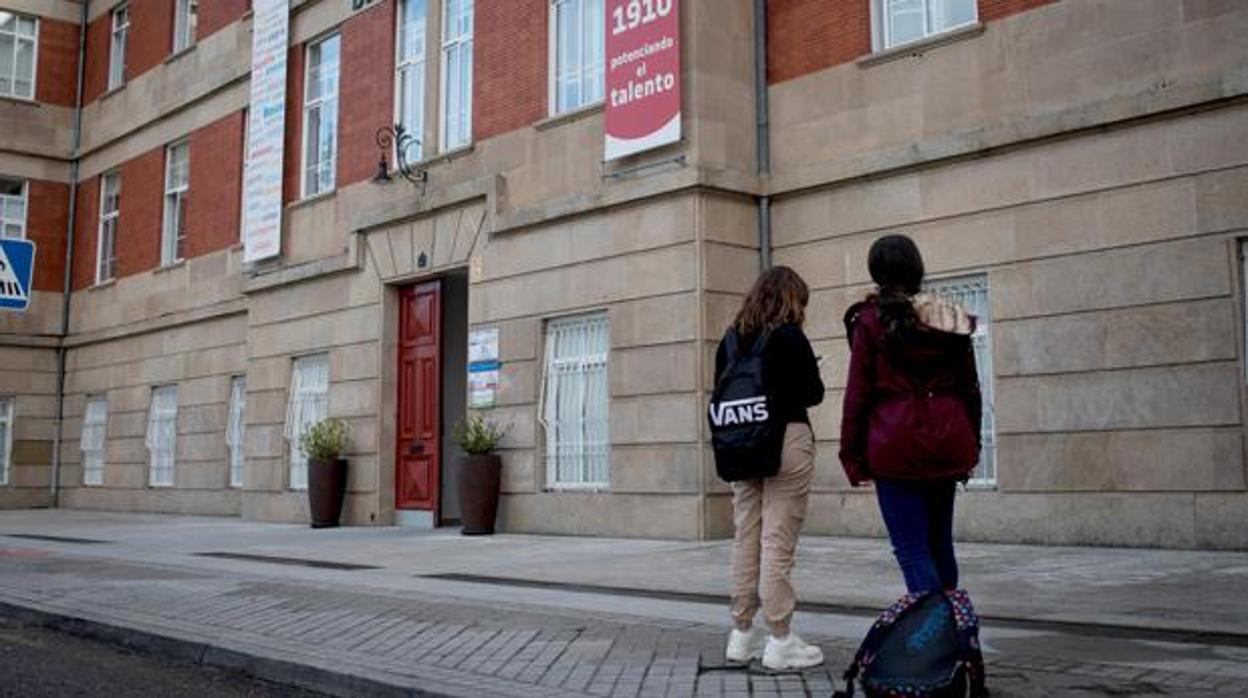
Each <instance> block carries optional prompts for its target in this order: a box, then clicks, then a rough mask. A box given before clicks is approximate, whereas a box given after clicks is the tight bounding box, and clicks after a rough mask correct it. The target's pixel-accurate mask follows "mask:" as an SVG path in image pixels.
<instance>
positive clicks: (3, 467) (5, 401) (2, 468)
mask: <svg viewBox="0 0 1248 698" xmlns="http://www.w3.org/2000/svg"><path fill="white" fill-rule="evenodd" d="M14 402H15V398H11V397H3V398H0V485H7V484H9V466H10V465H12V461H13V411H14Z"/></svg>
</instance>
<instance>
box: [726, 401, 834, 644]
mask: <svg viewBox="0 0 1248 698" xmlns="http://www.w3.org/2000/svg"><path fill="white" fill-rule="evenodd" d="M814 474H815V438H814V434H813V433H812V432H811V430H810V426H809V425H807V424H798V423H793V424H789V425H788V427H787V428H786V429H785V432H784V449H783V450H782V451H781V455H780V471H779V472H777V473H776V474H775V475H774V476H773V477H769V478H765V479H761V480H742V481H739V482H734V483H733V485H732V491H733V497H732V512H733V522H734V523H735V525H736V534H735V536H734V538H733V543H732V620H733V623H734V624H735V625H736V627H737V629H738V630H748V629H750V627H751V626H753V624H754V614H755V613H757V612H758V609H759V606H760V605H761V606H762V609H763V616H764V617H765V618H766V619H767V625H768V627H769V628H770V629H771V634H772V635H774V636H776V637H784V636H786V635H788V634H789V624H790V621H791V620H792V618H793V609H794V608H795V607H796V606H797V596H796V594H795V593H794V592H793V584H792V583H791V582H790V581H789V573H790V572H791V571H792V569H793V558H794V555H795V554H796V552H797V536H798V534H799V533H800V532H801V530H802V523H803V522H804V521H805V520H806V500H807V498H808V497H809V495H810V483H811V480H813V479H814Z"/></svg>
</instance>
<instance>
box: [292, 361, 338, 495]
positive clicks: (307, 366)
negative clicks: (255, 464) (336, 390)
mask: <svg viewBox="0 0 1248 698" xmlns="http://www.w3.org/2000/svg"><path fill="white" fill-rule="evenodd" d="M327 416H329V354H315V355H312V356H304V357H300V358H298V359H295V365H294V368H293V369H292V370H291V375H290V397H289V402H287V404H286V428H285V434H286V440H287V442H288V443H289V450H290V488H291V489H296V490H300V489H305V488H306V487H307V486H308V458H307V456H305V455H304V454H303V450H302V449H300V448H299V436H300V435H301V434H303V432H304V430H306V429H307V428H308V426H309V425H311V424H313V423H315V422H318V421H320V420H322V419H325V418H326V417H327Z"/></svg>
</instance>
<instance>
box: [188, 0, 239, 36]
mask: <svg viewBox="0 0 1248 698" xmlns="http://www.w3.org/2000/svg"><path fill="white" fill-rule="evenodd" d="M250 9H251V0H208V2H201V3H199V24H197V25H196V27H195V39H196V40H197V41H198V40H202V39H203V38H204V37H206V36H209V35H211V34H212V33H213V32H215V31H218V30H220V29H224V28H225V27H228V26H229V25H230V24H231V23H233V22H235V21H236V20H238V19H239V18H240V17H242V16H243V15H244V14H246V13H247V11H248V10H250Z"/></svg>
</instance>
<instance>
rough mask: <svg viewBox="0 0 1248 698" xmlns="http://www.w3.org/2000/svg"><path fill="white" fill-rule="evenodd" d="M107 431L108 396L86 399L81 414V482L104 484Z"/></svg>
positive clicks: (85, 483)
mask: <svg viewBox="0 0 1248 698" xmlns="http://www.w3.org/2000/svg"><path fill="white" fill-rule="evenodd" d="M107 431H108V398H106V397H104V396H102V395H101V396H98V397H93V398H90V399H89V400H87V408H86V410H85V411H84V412H83V415H82V439H81V441H82V484H84V485H103V484H104V449H105V444H106V439H105V437H106V435H107Z"/></svg>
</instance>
